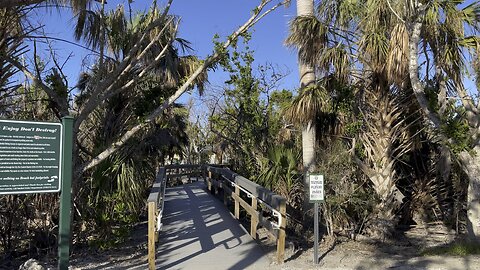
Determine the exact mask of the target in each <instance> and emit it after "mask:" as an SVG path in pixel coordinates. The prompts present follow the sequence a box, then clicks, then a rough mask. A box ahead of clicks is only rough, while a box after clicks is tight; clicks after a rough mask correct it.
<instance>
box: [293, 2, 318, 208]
mask: <svg viewBox="0 0 480 270" xmlns="http://www.w3.org/2000/svg"><path fill="white" fill-rule="evenodd" d="M313 12H314V8H313V0H297V16H311V15H313ZM298 69H299V73H300V74H299V75H300V88H301V89H303V88H305V87H308V86H312V85H314V84H315V70H314V67H312V66H310V65H308V64H306V63H304V61H302V60H301V59H300V57H299V58H298ZM315 139H316V135H315V122H314V120H313V119H312V120H311V121H310V122H309V123H306V124H305V125H304V127H303V128H302V155H303V169H304V175H305V177H304V204H303V206H304V209H307V208H308V206H309V205H308V199H309V198H308V190H307V187H308V184H309V182H308V178H307V173H310V172H313V171H314V170H315Z"/></svg>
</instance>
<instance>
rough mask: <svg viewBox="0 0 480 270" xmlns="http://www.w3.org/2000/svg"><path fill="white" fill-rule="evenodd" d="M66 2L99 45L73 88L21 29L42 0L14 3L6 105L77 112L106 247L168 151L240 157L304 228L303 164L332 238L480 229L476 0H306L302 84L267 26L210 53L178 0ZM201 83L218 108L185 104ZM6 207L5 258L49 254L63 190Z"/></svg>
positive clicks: (50, 117) (6, 32)
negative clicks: (132, 4)
mask: <svg viewBox="0 0 480 270" xmlns="http://www.w3.org/2000/svg"><path fill="white" fill-rule="evenodd" d="M68 2H69V3H71V4H72V5H73V6H72V7H73V10H74V13H75V16H76V19H77V25H76V26H75V29H73V30H72V32H73V34H74V35H75V37H76V38H77V40H78V42H79V44H82V45H81V46H84V47H85V48H87V49H88V50H90V51H91V52H92V55H90V56H89V58H88V59H86V61H87V60H88V62H89V63H90V64H91V65H90V66H89V68H88V69H86V70H83V71H82V73H81V74H80V80H79V82H78V83H77V84H76V86H74V87H73V88H72V87H70V86H69V83H70V84H71V82H69V81H68V80H67V78H66V77H65V75H64V74H63V71H62V67H61V65H60V64H59V61H58V60H59V59H57V58H58V57H57V55H56V54H55V53H54V52H53V50H50V55H49V56H44V55H40V54H38V53H37V47H36V46H37V43H36V40H33V42H32V43H33V44H29V43H28V41H27V40H26V39H25V38H24V36H26V35H27V33H30V32H35V31H37V30H38V29H36V28H35V27H33V26H32V25H31V23H30V22H29V21H28V19H29V12H32V9H33V10H34V9H35V8H32V9H30V8H26V6H22V5H18V6H14V7H10V6H8V7H2V6H1V5H0V15H1V16H0V116H1V117H2V118H11V119H28V120H43V121H58V120H59V119H60V118H61V117H63V116H65V115H74V116H75V130H74V133H75V145H76V147H75V155H74V156H75V181H74V213H75V214H74V225H75V228H74V230H75V237H76V241H79V242H86V243H90V244H91V245H93V246H95V247H98V248H101V249H106V248H110V247H112V246H114V245H117V244H119V243H121V242H122V241H123V240H124V239H126V237H127V236H128V234H129V230H130V228H132V227H133V225H135V224H136V223H137V222H139V221H141V219H142V217H143V215H144V211H145V209H144V208H145V198H146V194H147V193H148V190H149V188H150V186H151V184H152V181H153V179H154V176H155V171H156V169H157V168H158V167H159V166H161V165H163V164H166V163H168V162H188V163H220V164H226V165H228V166H230V167H231V169H233V170H235V171H236V172H237V173H239V174H241V175H243V176H245V177H247V178H249V179H252V180H254V181H256V182H257V183H259V184H261V185H263V186H265V187H267V188H269V189H271V190H273V191H275V192H276V193H278V194H281V195H282V196H284V197H285V198H286V199H287V204H288V211H289V213H288V216H289V222H288V227H289V229H291V230H289V231H292V232H295V233H297V234H298V236H299V237H303V236H305V235H308V234H306V233H305V232H306V231H308V230H310V229H311V225H310V224H311V222H310V221H311V220H310V219H311V217H312V216H313V212H312V209H311V207H310V206H309V204H308V200H307V198H306V195H307V194H306V192H305V190H306V187H307V185H308V181H307V180H308V179H307V178H306V177H305V176H306V175H307V173H309V172H319V173H322V174H324V175H325V179H326V184H325V193H326V199H325V202H324V203H323V204H322V206H321V216H322V225H323V228H325V232H326V234H328V235H330V236H333V237H334V236H336V235H347V236H350V237H352V236H355V235H359V234H361V235H364V236H367V237H373V238H376V239H381V240H385V239H387V238H388V237H390V236H392V235H394V232H395V230H396V229H397V228H398V226H402V225H406V226H415V225H421V226H428V224H431V223H435V224H442V225H443V226H445V227H447V228H449V229H454V230H455V231H456V232H457V233H458V234H465V233H469V235H470V236H472V238H476V237H477V238H478V235H479V232H478V231H476V230H477V229H478V228H477V227H478V226H472V220H474V219H475V217H474V216H475V213H480V204H478V200H479V198H478V197H475V196H478V194H480V192H478V190H477V192H475V190H472V189H475V188H478V187H479V186H480V184H479V182H478V181H480V180H479V179H478V174H479V172H480V170H479V166H480V165H479V164H480V160H479V156H480V155H479V153H480V143H479V138H480V131H479V129H478V127H479V125H480V117H479V115H480V112H479V111H480V106H479V100H478V96H479V95H478V88H476V89H468V90H467V89H466V88H467V87H466V84H465V80H464V78H465V77H467V76H470V75H471V74H473V73H474V74H475V75H476V78H475V79H476V81H477V87H478V82H479V81H480V80H479V79H478V76H479V70H480V68H479V67H480V64H479V60H478V47H479V41H480V38H479V37H478V28H479V23H480V21H479V18H480V5H479V4H478V3H476V2H475V3H472V4H467V3H465V2H464V1H451V0H434V1H428V4H426V3H424V1H410V2H409V3H408V4H407V2H405V1H403V2H402V1H397V2H395V3H393V2H392V1H387V0H378V1H321V2H320V3H318V6H315V7H314V6H309V3H312V2H313V1H306V0H304V1H302V0H299V7H301V6H302V4H303V5H304V6H305V7H310V8H311V10H309V11H308V12H306V13H305V14H300V15H302V16H298V17H297V18H295V19H294V20H293V21H292V22H291V25H290V34H289V37H288V38H287V40H286V44H287V46H290V47H293V48H296V49H297V50H298V53H299V62H300V66H301V69H300V71H301V72H302V80H301V82H300V87H299V89H283V88H282V87H281V81H282V79H283V78H284V77H285V75H286V74H287V72H285V71H283V70H282V69H281V68H279V67H277V66H275V64H274V63H263V64H261V65H258V64H257V63H256V62H255V51H254V50H252V49H251V47H250V46H249V42H250V39H251V35H250V33H249V32H248V31H247V30H248V29H249V28H250V27H251V26H252V25H253V24H252V23H247V24H246V25H244V26H242V27H240V28H239V29H240V30H241V31H240V30H239V31H238V32H234V34H232V35H231V36H229V37H228V38H227V39H226V41H224V42H220V37H219V36H216V37H215V38H214V45H213V51H212V54H211V55H210V56H208V57H207V58H205V59H200V58H198V57H197V56H195V55H191V54H190V53H193V51H192V50H191V49H192V48H191V47H190V46H191V44H190V43H189V42H188V41H186V40H184V39H183V38H181V37H179V36H178V29H179V27H180V26H179V23H180V19H179V17H177V16H174V15H171V14H170V13H169V4H170V3H171V1H167V3H166V5H165V6H164V7H163V8H159V7H158V6H157V4H156V2H157V1H152V6H151V8H150V9H148V11H145V12H141V13H135V14H130V13H131V11H128V12H127V11H126V10H125V7H123V6H119V7H118V8H116V9H115V10H108V9H106V8H105V5H103V4H95V5H87V2H89V1H68ZM268 2H269V1H261V4H260V6H259V7H258V8H256V9H254V10H253V15H252V16H253V17H252V18H258V17H256V16H260V15H259V13H258V12H262V10H263V8H264V5H263V4H266V3H268ZM299 10H300V9H299ZM301 10H303V11H305V10H304V9H301ZM268 12H270V11H268ZM253 21H255V20H252V22H253ZM255 23H256V21H255ZM35 33H36V32H35ZM47 51H48V50H47ZM25 55H29V56H30V58H31V60H30V61H31V64H30V65H28V64H27V63H26V62H25V60H24V57H25ZM420 60H421V63H420V64H419V61H420ZM470 60H471V61H470ZM215 69H217V70H218V69H221V70H223V72H225V73H226V74H227V75H228V79H227V80H226V81H225V82H224V83H223V84H222V85H220V86H219V87H215V86H211V85H209V84H207V81H208V77H207V70H215ZM24 77H26V79H24ZM195 88H196V89H198V90H199V91H198V92H199V94H204V93H205V95H204V96H199V97H198V99H201V101H204V102H205V104H206V105H205V108H202V109H203V112H202V113H203V115H201V114H197V115H194V112H193V109H192V108H193V105H192V104H189V106H183V105H179V104H175V103H174V101H175V100H176V99H177V98H178V97H179V96H180V95H181V94H182V93H184V92H186V91H193V90H194V89H195ZM195 118H196V119H195ZM302 160H303V162H302ZM0 209H1V211H0V224H1V226H0V238H1V239H0V243H1V250H2V252H3V253H5V254H8V256H15V252H16V251H18V250H23V251H25V250H28V252H31V253H37V254H40V253H42V252H49V251H51V250H50V249H51V247H52V246H53V245H54V244H55V243H54V242H55V240H54V239H53V237H52V236H53V235H55V231H56V230H57V223H58V203H57V195H51V194H50V195H7V196H0ZM476 209H477V210H478V211H477V210H476ZM18 213H20V214H18ZM14 224H20V225H17V226H13V225H14ZM474 224H475V223H474ZM92 231H95V234H92ZM306 240H308V239H306ZM32 243H33V244H32ZM41 243H47V244H46V245H43V244H41ZM32 246H33V248H32ZM425 254H452V255H465V254H478V246H475V245H470V244H467V243H457V244H454V245H452V246H448V247H442V248H438V249H432V250H427V251H425Z"/></svg>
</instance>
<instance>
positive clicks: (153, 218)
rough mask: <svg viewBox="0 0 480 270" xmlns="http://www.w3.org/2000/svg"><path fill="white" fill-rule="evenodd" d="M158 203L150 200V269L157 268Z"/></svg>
mask: <svg viewBox="0 0 480 270" xmlns="http://www.w3.org/2000/svg"><path fill="white" fill-rule="evenodd" d="M156 219H157V203H156V202H148V269H149V270H154V269H155V238H156V237H155V231H156V230H155V227H156V223H157V220H156Z"/></svg>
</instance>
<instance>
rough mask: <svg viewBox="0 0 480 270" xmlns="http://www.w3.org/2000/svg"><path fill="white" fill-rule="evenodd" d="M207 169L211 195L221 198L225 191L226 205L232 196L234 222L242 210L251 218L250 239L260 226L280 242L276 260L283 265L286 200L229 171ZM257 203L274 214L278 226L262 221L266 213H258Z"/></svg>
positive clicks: (215, 168) (266, 220) (254, 235)
mask: <svg viewBox="0 0 480 270" xmlns="http://www.w3.org/2000/svg"><path fill="white" fill-rule="evenodd" d="M204 168H205V170H206V171H207V172H208V177H205V180H206V182H207V186H208V189H209V190H210V191H213V192H215V194H218V190H219V189H223V191H224V198H223V200H224V203H226V202H227V197H226V193H229V194H231V197H232V198H233V200H234V202H235V209H234V215H235V218H237V219H239V217H240V207H242V208H243V209H245V210H246V211H247V213H248V214H249V215H250V216H251V220H250V235H251V236H252V237H253V238H254V239H256V232H257V226H259V225H261V226H263V227H265V228H266V229H267V230H268V231H269V232H270V233H271V234H272V235H274V236H275V237H276V238H277V260H278V262H279V263H282V262H283V261H284V255H285V237H286V234H285V228H286V222H287V220H286V219H287V217H286V199H285V198H283V197H282V196H280V195H278V194H275V193H274V192H272V191H270V190H268V189H267V188H265V187H263V186H260V185H259V184H257V183H254V182H252V181H250V180H248V179H247V178H245V177H243V176H241V175H238V174H236V173H235V172H233V171H231V170H230V169H228V168H218V167H215V166H211V165H205V166H204ZM224 181H226V182H224ZM227 182H228V183H227ZM228 184H230V185H231V186H233V187H234V189H235V190H234V191H233V190H230V189H229V188H228ZM212 187H213V190H212ZM240 192H243V193H245V194H246V195H247V197H248V198H250V199H251V204H249V203H247V202H246V201H245V200H244V199H243V198H242V197H241V196H240ZM258 202H260V203H261V204H262V205H264V206H265V207H266V208H268V209H269V210H270V211H271V213H272V217H273V218H276V219H277V222H273V221H271V220H268V219H266V218H264V217H263V214H262V213H263V211H262V210H258Z"/></svg>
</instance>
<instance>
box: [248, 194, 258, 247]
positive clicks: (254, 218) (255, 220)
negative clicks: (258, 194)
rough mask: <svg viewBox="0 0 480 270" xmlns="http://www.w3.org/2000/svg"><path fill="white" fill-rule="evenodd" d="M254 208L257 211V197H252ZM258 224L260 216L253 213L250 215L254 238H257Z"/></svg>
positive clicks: (251, 233)
mask: <svg viewBox="0 0 480 270" xmlns="http://www.w3.org/2000/svg"><path fill="white" fill-rule="evenodd" d="M252 208H253V210H255V211H257V198H255V197H252ZM257 225H258V217H257V216H256V215H252V216H251V217H250V235H251V236H252V238H253V239H257Z"/></svg>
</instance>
